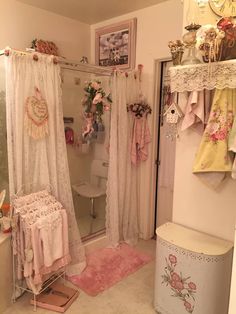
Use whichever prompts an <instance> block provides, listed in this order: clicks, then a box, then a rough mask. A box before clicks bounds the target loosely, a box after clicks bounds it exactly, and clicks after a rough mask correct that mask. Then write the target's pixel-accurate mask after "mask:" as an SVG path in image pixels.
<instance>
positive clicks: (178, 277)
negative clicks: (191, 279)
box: [171, 273, 181, 281]
mask: <svg viewBox="0 0 236 314" xmlns="http://www.w3.org/2000/svg"><path fill="white" fill-rule="evenodd" d="M171 279H172V280H173V281H181V278H180V276H179V275H178V274H177V273H172V274H171Z"/></svg>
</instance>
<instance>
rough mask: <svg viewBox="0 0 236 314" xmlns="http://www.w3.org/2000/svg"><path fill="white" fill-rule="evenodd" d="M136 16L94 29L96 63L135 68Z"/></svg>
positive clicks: (121, 67)
mask: <svg viewBox="0 0 236 314" xmlns="http://www.w3.org/2000/svg"><path fill="white" fill-rule="evenodd" d="M136 31H137V18H133V19H130V20H126V21H122V22H119V23H116V24H112V25H108V26H105V27H101V28H98V29H96V30H95V62H96V65H99V66H104V67H110V68H114V67H115V68H120V69H125V70H131V69H134V68H135V52H136V51H135V49H136Z"/></svg>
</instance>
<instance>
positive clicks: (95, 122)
mask: <svg viewBox="0 0 236 314" xmlns="http://www.w3.org/2000/svg"><path fill="white" fill-rule="evenodd" d="M84 91H85V96H84V98H83V99H82V105H83V106H84V118H85V121H86V125H85V127H84V130H83V133H82V136H83V138H86V139H91V138H92V137H94V135H95V137H96V132H98V131H104V129H105V127H104V124H103V121H102V115H103V114H104V111H108V110H110V105H111V102H112V100H111V95H110V94H109V95H106V92H105V91H104V89H103V88H102V85H101V82H100V81H98V80H94V81H90V82H85V87H84Z"/></svg>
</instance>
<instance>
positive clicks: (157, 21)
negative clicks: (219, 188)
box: [91, 0, 183, 239]
mask: <svg viewBox="0 0 236 314" xmlns="http://www.w3.org/2000/svg"><path fill="white" fill-rule="evenodd" d="M182 9H183V8H182V5H181V2H180V1H177V0H170V1H166V2H163V3H160V4H157V5H155V6H151V7H148V8H145V9H142V10H138V11H135V12H132V13H130V14H126V15H122V16H119V17H117V18H113V19H111V20H107V21H104V22H102V23H98V24H95V25H92V27H91V31H92V32H91V51H92V60H94V51H95V33H94V30H95V29H96V28H99V27H102V26H105V25H109V24H112V23H116V22H119V21H124V20H127V19H131V18H134V17H137V45H136V65H137V64H143V65H144V69H143V91H144V94H145V95H146V96H147V99H148V102H149V103H150V105H151V106H153V107H154V106H155V104H154V103H153V96H154V92H153V90H154V75H155V73H154V61H155V60H156V59H162V58H166V57H169V48H168V41H170V40H172V39H177V38H180V36H181V33H182V18H183V17H182ZM154 109H156V108H154ZM157 121H158V118H157V113H156V110H154V111H153V114H152V116H151V117H150V118H149V123H150V127H151V129H152V136H153V141H152V145H151V146H150V152H151V153H150V157H149V160H148V161H147V162H145V163H143V164H142V165H141V167H140V170H139V172H140V178H139V180H140V209H141V217H140V225H141V235H142V236H143V237H144V238H146V239H147V238H150V237H151V236H152V235H153V229H154V225H153V221H154V203H153V197H152V193H151V192H150V191H152V190H153V187H154V183H153V179H154V176H155V166H154V147H155V145H153V144H155V141H156V132H157V128H156V127H157ZM151 155H152V156H151ZM150 222H151V223H150Z"/></svg>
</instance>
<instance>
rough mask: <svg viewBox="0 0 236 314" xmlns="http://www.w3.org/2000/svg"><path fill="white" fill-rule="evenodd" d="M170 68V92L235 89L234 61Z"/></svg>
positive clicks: (235, 69)
mask: <svg viewBox="0 0 236 314" xmlns="http://www.w3.org/2000/svg"><path fill="white" fill-rule="evenodd" d="M210 72H211V73H210V75H209V64H206V63H205V64H197V65H196V64H195V65H184V66H176V67H171V68H170V69H169V73H170V85H171V92H172V93H173V92H180V93H182V92H185V91H189V92H191V91H194V90H197V91H201V90H203V89H208V90H212V89H215V88H217V89H225V88H236V76H235V72H236V60H227V61H221V62H212V63H211V71H210Z"/></svg>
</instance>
